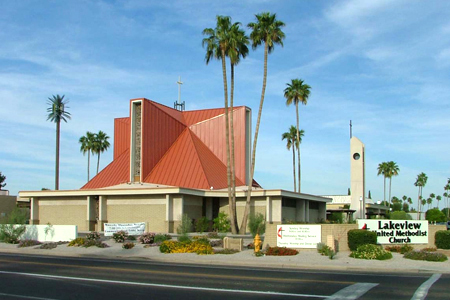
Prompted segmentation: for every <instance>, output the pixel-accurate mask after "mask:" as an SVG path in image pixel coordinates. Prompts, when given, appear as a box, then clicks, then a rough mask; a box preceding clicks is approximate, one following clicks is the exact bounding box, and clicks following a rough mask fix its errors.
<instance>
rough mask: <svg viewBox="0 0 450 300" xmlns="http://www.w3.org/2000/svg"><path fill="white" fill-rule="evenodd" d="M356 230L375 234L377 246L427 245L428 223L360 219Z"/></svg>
mask: <svg viewBox="0 0 450 300" xmlns="http://www.w3.org/2000/svg"><path fill="white" fill-rule="evenodd" d="M358 228H359V229H366V230H370V231H374V232H376V233H377V241H378V243H379V244H406V243H408V244H428V221H418V220H372V219H371V220H367V219H366V220H364V219H362V220H358Z"/></svg>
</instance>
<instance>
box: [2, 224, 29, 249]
mask: <svg viewBox="0 0 450 300" xmlns="http://www.w3.org/2000/svg"><path fill="white" fill-rule="evenodd" d="M25 230H26V228H25V226H24V225H14V224H2V225H0V241H2V242H4V243H8V244H18V243H19V239H20V236H21V235H22V234H23V233H24V232H25Z"/></svg>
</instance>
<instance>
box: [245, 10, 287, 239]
mask: <svg viewBox="0 0 450 300" xmlns="http://www.w3.org/2000/svg"><path fill="white" fill-rule="evenodd" d="M255 17H256V22H252V23H249V24H248V25H247V26H248V27H249V28H250V29H251V30H252V32H251V33H250V40H251V41H252V48H253V49H256V48H258V47H259V46H261V45H262V44H264V73H263V85H262V91H261V100H260V102H259V110H258V118H257V120H256V127H255V136H254V138H253V149H252V163H251V165H250V168H251V169H250V178H249V180H248V189H247V190H248V192H247V200H246V202H245V210H244V215H243V217H242V223H241V227H240V230H239V233H245V232H246V229H247V220H248V213H249V210H250V199H251V196H252V186H253V176H254V173H255V158H256V145H257V141H258V133H259V125H260V123H261V114H262V108H263V104H264V96H265V93H266V82H267V57H268V55H269V54H270V53H272V52H273V50H274V49H275V45H276V44H279V45H281V46H283V39H284V38H285V34H284V32H283V31H282V30H281V29H282V27H284V26H285V24H284V23H283V22H282V21H279V20H277V18H276V14H271V13H269V12H264V13H261V14H258V15H255Z"/></svg>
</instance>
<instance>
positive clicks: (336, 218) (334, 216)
mask: <svg viewBox="0 0 450 300" xmlns="http://www.w3.org/2000/svg"><path fill="white" fill-rule="evenodd" d="M329 221H330V223H337V224H342V223H344V214H343V213H342V212H333V213H331V215H330V217H329Z"/></svg>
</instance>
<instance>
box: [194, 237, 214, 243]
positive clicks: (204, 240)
mask: <svg viewBox="0 0 450 300" xmlns="http://www.w3.org/2000/svg"><path fill="white" fill-rule="evenodd" d="M194 240H195V241H197V242H199V243H203V244H207V245H211V243H210V241H209V239H208V238H207V237H206V236H196V237H194Z"/></svg>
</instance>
